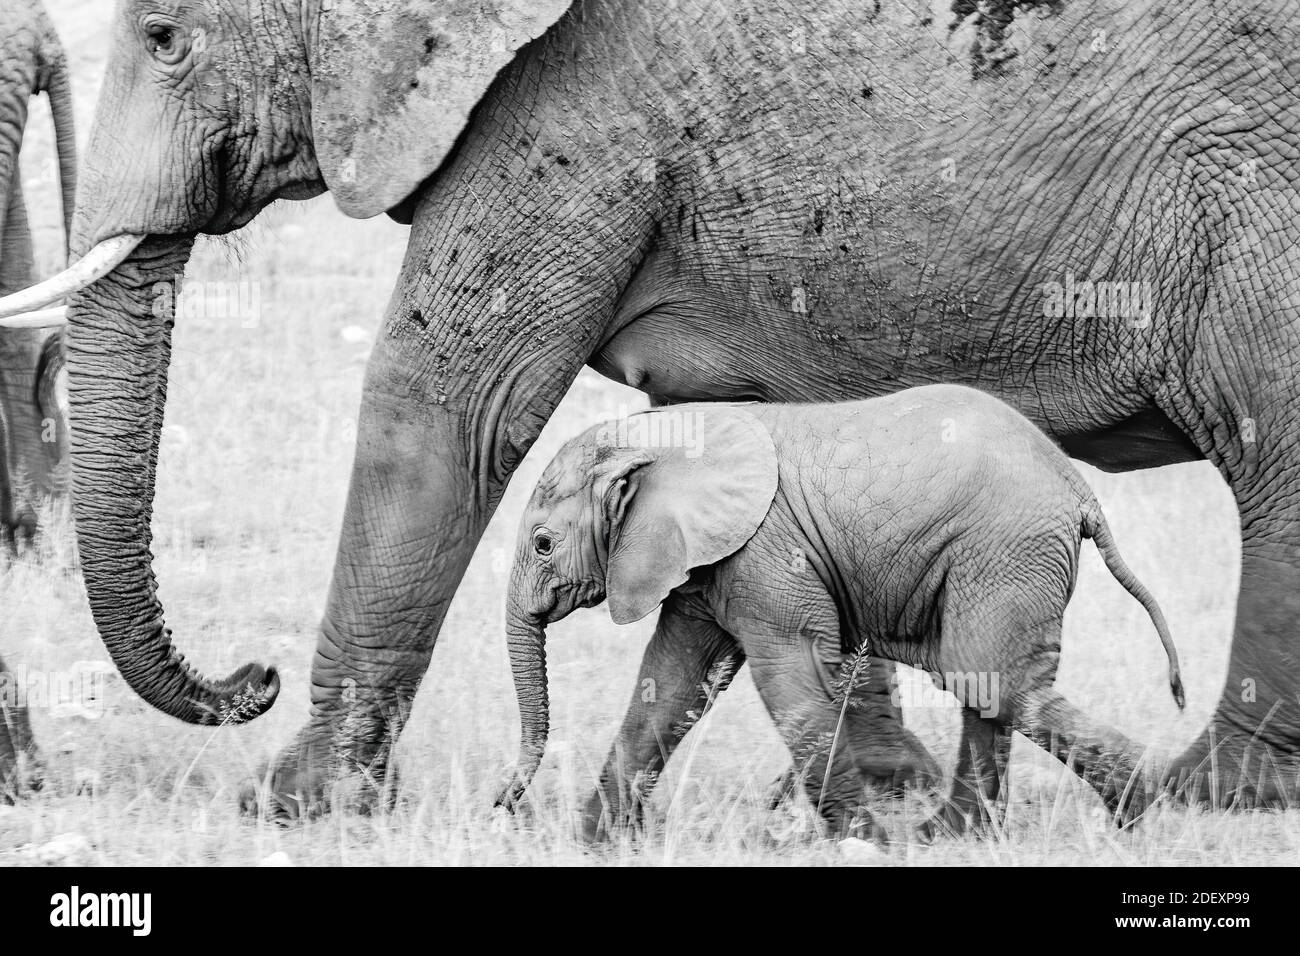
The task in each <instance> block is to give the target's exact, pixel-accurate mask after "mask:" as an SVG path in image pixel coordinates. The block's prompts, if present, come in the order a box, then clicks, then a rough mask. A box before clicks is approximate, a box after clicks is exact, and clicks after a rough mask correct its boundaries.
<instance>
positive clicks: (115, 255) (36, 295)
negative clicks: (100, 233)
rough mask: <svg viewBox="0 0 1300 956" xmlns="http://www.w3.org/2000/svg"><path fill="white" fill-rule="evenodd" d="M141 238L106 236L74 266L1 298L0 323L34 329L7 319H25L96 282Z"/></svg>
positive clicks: (6, 325)
mask: <svg viewBox="0 0 1300 956" xmlns="http://www.w3.org/2000/svg"><path fill="white" fill-rule="evenodd" d="M144 239H145V237H144V236H131V235H127V236H114V237H113V238H112V239H105V240H104V241H103V242H101V243H100V244H99V245H97V246H95V248H93V249H91V250H90V252H88V253H86V255H85V256H84V257H83V258H82V259H81V260H79V261H78V262H77V263H76V264H75V265H72V266H69V267H68V268H67V269H64V270H63V271H62V272H60V273H59V274H58V275H56V276H54V277H53V278H51V279H46V280H45V281H44V282H41V283H38V284H37V285H34V286H32V287H31V288H29V289H23V290H22V291H21V292H15V293H14V294H13V295H7V296H5V297H4V298H3V299H0V326H4V327H6V328H33V327H34V326H32V325H26V324H20V325H15V324H14V323H13V322H11V321H8V320H10V319H13V318H14V317H16V316H17V317H20V321H23V320H26V319H27V315H26V313H28V312H35V311H37V310H38V309H44V308H46V307H47V306H50V305H53V304H54V303H56V302H59V301H60V300H62V299H64V298H66V297H67V296H69V295H72V293H74V292H80V291H81V290H82V289H84V288H86V286H88V285H90V284H92V283H94V282H97V281H99V280H100V279H102V278H103V277H104V276H106V275H108V274H109V273H110V272H112V271H113V270H114V269H116V268H117V267H118V266H119V265H121V264H122V261H123V260H124V259H126V257H127V256H129V255H130V254H131V253H132V252H134V251H135V249H136V246H138V245H140V243H142V242H144ZM42 314H43V313H42ZM46 324H48V322H47V323H46Z"/></svg>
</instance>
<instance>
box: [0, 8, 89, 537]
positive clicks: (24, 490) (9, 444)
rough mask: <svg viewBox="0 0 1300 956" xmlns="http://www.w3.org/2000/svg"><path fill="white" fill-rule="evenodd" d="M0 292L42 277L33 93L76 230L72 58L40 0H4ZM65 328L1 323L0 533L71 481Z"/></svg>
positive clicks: (19, 528) (30, 517)
mask: <svg viewBox="0 0 1300 956" xmlns="http://www.w3.org/2000/svg"><path fill="white" fill-rule="evenodd" d="M0 24H3V32H2V33H0V295H7V294H9V293H11V292H16V291H18V290H19V289H24V288H27V287H28V286H30V285H32V283H34V282H35V281H36V269H35V264H34V262H35V260H34V256H33V251H32V234H31V227H30V224H29V221H28V217H27V206H26V202H25V201H24V198H23V189H22V177H21V175H20V170H19V164H18V155H19V152H20V150H21V148H22V142H23V133H24V131H25V129H26V127H27V109H28V101H29V100H30V99H31V97H33V96H36V95H38V94H41V93H45V94H47V95H48V96H49V100H50V112H51V115H52V116H53V119H54V134H55V136H54V139H55V145H56V148H57V150H58V158H59V185H60V189H61V193H62V199H63V216H64V222H65V225H66V226H67V227H68V229H67V231H68V234H70V233H71V221H72V208H73V197H74V194H75V192H76V186H77V145H76V133H75V130H74V125H73V118H72V83H71V79H70V77H69V74H68V65H67V58H66V56H65V55H64V51H63V45H62V44H61V43H60V42H59V37H58V34H57V33H56V32H55V30H54V24H53V23H52V22H51V21H50V17H49V14H48V13H47V12H46V11H45V8H44V7H43V6H42V5H41V3H39V2H38V0H0ZM62 367H63V348H62V338H61V336H60V335H59V334H58V333H55V332H50V331H49V330H48V329H44V328H28V329H5V330H3V331H0V537H3V538H4V539H5V540H6V542H7V543H8V544H9V545H10V546H11V547H12V546H14V545H15V544H16V539H17V538H19V537H21V536H24V535H25V536H30V535H31V534H32V533H33V532H34V531H35V528H36V515H37V513H38V511H39V510H40V507H41V505H42V503H43V502H45V501H48V500H50V499H51V498H53V497H54V496H55V495H57V494H59V493H60V492H62V491H63V490H64V489H65V485H66V483H67V478H66V464H67V450H68V447H67V429H66V427H65V426H64V424H63V414H62V412H61V411H60V409H59V408H58V405H57V400H56V394H57V392H56V389H55V387H54V383H55V381H56V379H57V377H58V375H59V373H60V371H61V370H62Z"/></svg>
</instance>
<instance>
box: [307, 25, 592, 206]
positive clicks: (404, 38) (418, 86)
mask: <svg viewBox="0 0 1300 956" xmlns="http://www.w3.org/2000/svg"><path fill="white" fill-rule="evenodd" d="M322 6H323V7H325V8H326V9H324V10H322V12H321V14H320V29H319V33H318V37H319V39H318V41H317V45H316V50H315V55H314V59H313V63H312V137H313V139H314V140H315V147H316V159H317V162H318V163H319V164H320V170H321V175H322V177H323V178H324V180H325V183H326V185H328V186H329V188H330V191H331V192H332V193H333V194H334V201H335V202H336V203H337V204H338V207H339V208H340V209H342V210H343V212H345V213H347V214H348V215H349V216H353V217H355V218H358V219H366V218H369V217H371V216H377V215H379V214H380V213H382V212H386V211H387V210H389V209H391V208H393V207H394V206H396V205H398V204H399V203H400V202H402V200H404V199H406V198H407V197H408V196H409V195H410V194H411V193H412V192H414V191H415V189H416V187H418V186H419V185H420V183H421V182H423V181H424V180H425V179H426V178H428V177H429V176H430V175H431V174H432V173H433V172H434V170H436V169H437V168H438V166H439V165H440V164H441V163H442V161H443V160H444V159H445V158H446V156H447V154H448V153H449V152H450V151H451V149H452V146H453V145H454V144H455V142H456V139H457V137H458V136H459V135H460V133H461V131H462V130H463V129H464V128H465V125H466V123H467V122H468V121H469V115H470V111H471V110H472V109H473V108H474V106H475V104H476V103H478V101H479V99H480V98H482V96H483V94H484V93H485V92H487V89H488V87H489V86H490V85H491V83H492V80H493V79H494V78H495V77H496V75H497V73H499V72H500V71H501V69H502V68H503V67H504V66H505V65H506V64H508V63H509V62H510V61H511V60H512V59H513V58H514V55H515V52H516V51H517V50H518V49H520V48H521V47H523V46H524V45H525V44H527V43H528V42H529V41H531V40H534V39H536V38H537V37H539V36H541V35H542V34H543V33H545V32H546V30H547V28H548V27H550V26H551V24H553V23H555V21H556V20H558V19H559V18H560V17H561V16H563V15H564V12H565V11H566V10H567V9H568V8H569V6H570V0H366V2H364V3H363V2H361V0H333V2H332V3H326V4H322Z"/></svg>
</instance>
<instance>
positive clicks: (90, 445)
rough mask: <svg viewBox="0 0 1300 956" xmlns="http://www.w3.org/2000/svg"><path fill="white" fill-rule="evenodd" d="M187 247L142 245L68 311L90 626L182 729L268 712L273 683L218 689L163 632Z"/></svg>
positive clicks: (248, 679)
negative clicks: (160, 563)
mask: <svg viewBox="0 0 1300 956" xmlns="http://www.w3.org/2000/svg"><path fill="white" fill-rule="evenodd" d="M193 243H194V240H193V238H192V237H190V238H150V239H146V240H145V241H144V242H143V243H141V244H140V245H139V247H138V248H137V249H136V250H135V252H134V253H132V254H131V255H130V256H129V257H128V258H127V259H126V260H125V261H123V262H121V264H120V265H118V266H117V268H116V269H114V270H113V271H112V272H111V273H109V274H108V275H107V276H106V277H105V278H103V279H102V280H100V281H98V282H96V283H94V284H93V285H91V286H90V287H88V288H86V289H84V290H82V291H80V292H77V293H76V294H75V295H74V296H73V298H72V300H71V302H70V304H69V308H68V318H69V334H68V373H69V384H70V391H69V399H70V409H71V416H72V421H73V423H74V429H73V438H72V468H73V500H74V513H75V515H76V524H77V546H78V550H79V552H80V557H81V568H82V574H83V576H84V578H85V582H86V591H87V593H88V595H89V597H90V608H91V611H92V613H93V614H94V618H95V624H96V625H97V626H98V628H99V633H100V636H101V637H102V638H103V640H104V643H105V645H106V646H107V647H108V651H109V653H110V654H111V655H112V657H113V661H114V662H115V663H116V664H117V666H118V668H119V670H120V671H121V673H122V676H123V678H125V680H126V681H127V683H128V684H130V686H131V687H132V689H134V690H135V691H136V693H138V694H139V695H140V696H141V697H143V698H144V699H145V700H146V701H148V702H149V703H150V704H152V705H153V706H154V707H157V708H158V709H159V710H161V711H164V712H165V713H168V714H171V715H172V716H173V717H178V718H180V719H181V720H184V721H188V722H189V723H195V724H217V723H242V722H244V721H248V720H251V719H252V718H254V717H256V716H258V715H259V714H261V713H263V712H264V711H266V710H267V709H268V708H269V707H270V706H271V704H272V702H273V701H274V700H275V697H276V694H277V693H278V692H279V687H280V684H279V678H278V676H277V675H276V673H275V671H274V670H273V669H272V670H267V669H264V668H263V667H262V666H260V665H257V664H248V665H245V666H244V667H242V668H240V669H239V670H237V671H236V672H235V673H233V674H232V675H230V676H229V677H227V678H226V679H225V680H222V681H213V680H210V679H208V678H206V677H204V676H202V675H201V674H199V673H198V672H196V671H195V670H194V669H193V668H192V667H190V666H189V665H188V664H186V663H185V659H184V657H183V656H182V655H181V654H180V653H179V652H178V651H177V650H176V648H175V646H174V645H173V644H172V640H171V632H170V631H169V630H168V628H167V627H166V626H165V625H164V623H163V609H162V606H161V604H160V603H159V602H158V596H157V589H156V582H155V578H154V573H153V555H152V553H151V551H150V539H151V529H150V517H151V515H152V512H153V495H154V478H155V472H156V467H157V461H158V440H159V436H160V434H161V431H162V423H163V405H164V402H165V400H166V395H167V368H168V362H169V360H170V354H171V329H172V314H171V302H172V301H173V298H174V297H173V295H172V292H173V290H174V288H175V286H174V283H175V280H176V277H177V276H179V275H181V274H182V273H183V272H184V270H185V264H186V262H187V260H188V259H189V254H190V250H191V248H192V246H193Z"/></svg>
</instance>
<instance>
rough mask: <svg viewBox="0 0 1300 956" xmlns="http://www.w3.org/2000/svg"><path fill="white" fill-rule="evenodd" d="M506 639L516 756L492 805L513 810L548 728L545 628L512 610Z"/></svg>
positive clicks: (539, 760)
mask: <svg viewBox="0 0 1300 956" xmlns="http://www.w3.org/2000/svg"><path fill="white" fill-rule="evenodd" d="M508 643H509V650H510V669H511V671H512V672H513V674H514V678H515V696H516V698H517V699H518V701H519V725H520V737H519V760H518V762H517V763H516V765H515V770H514V775H513V777H512V779H511V781H510V783H509V784H508V785H507V786H506V788H505V790H503V791H502V792H501V795H500V796H499V797H498V798H497V803H496V805H497V806H499V807H505V808H506V809H507V810H510V811H513V810H514V807H515V805H516V804H517V803H518V801H519V799H520V798H521V797H522V796H523V794H524V791H525V790H527V789H528V785H529V784H530V783H531V782H532V779H533V775H534V774H536V773H537V768H538V767H539V766H540V765H541V763H542V756H543V755H544V754H545V753H546V741H547V737H548V736H549V735H550V729H551V725H550V696H549V692H548V689H547V681H546V629H545V627H543V625H542V622H541V619H540V618H539V617H537V616H536V615H530V614H524V613H522V612H518V611H512V613H511V621H510V625H509V627H508Z"/></svg>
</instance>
